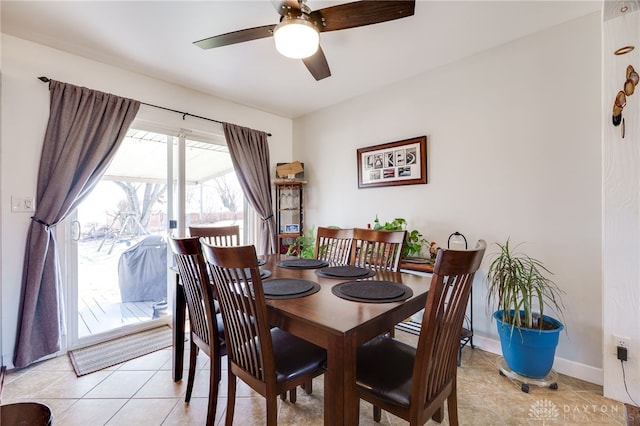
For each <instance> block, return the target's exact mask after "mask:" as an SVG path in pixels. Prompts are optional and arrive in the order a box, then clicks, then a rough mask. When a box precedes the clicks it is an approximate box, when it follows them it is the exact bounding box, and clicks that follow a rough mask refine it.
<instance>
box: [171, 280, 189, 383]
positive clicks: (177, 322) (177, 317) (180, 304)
mask: <svg viewBox="0 0 640 426" xmlns="http://www.w3.org/2000/svg"><path fill="white" fill-rule="evenodd" d="M185 314H186V300H185V298H184V290H183V288H182V286H181V285H180V276H179V275H178V274H176V282H175V286H174V289H173V347H172V360H173V381H174V382H179V381H180V380H182V370H183V366H184V322H185Z"/></svg>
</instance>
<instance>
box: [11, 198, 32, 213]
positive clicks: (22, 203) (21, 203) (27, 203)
mask: <svg viewBox="0 0 640 426" xmlns="http://www.w3.org/2000/svg"><path fill="white" fill-rule="evenodd" d="M11 211H12V212H13V213H35V211H36V200H35V198H34V197H16V196H14V195H12V196H11Z"/></svg>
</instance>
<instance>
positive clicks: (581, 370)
mask: <svg viewBox="0 0 640 426" xmlns="http://www.w3.org/2000/svg"><path fill="white" fill-rule="evenodd" d="M473 346H475V347H477V348H479V349H482V350H483V351H487V352H491V353H493V354H497V355H501V354H502V348H501V347H500V341H499V340H496V339H489V338H486V337H482V336H477V335H476V336H473ZM553 369H554V370H555V371H557V372H558V373H561V374H565V375H567V376H570V377H575V378H576V379H580V380H584V381H585V382H589V383H594V384H596V385H600V386H602V385H603V384H604V371H603V369H602V368H596V367H592V366H590V365H585V364H581V363H579V362H575V361H571V360H568V359H564V358H560V357H556V358H555V360H554V361H553Z"/></svg>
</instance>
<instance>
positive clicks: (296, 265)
mask: <svg viewBox="0 0 640 426" xmlns="http://www.w3.org/2000/svg"><path fill="white" fill-rule="evenodd" d="M278 266H279V267H281V268H291V269H316V268H323V267H325V266H329V262H326V261H324V260H320V259H287V260H281V261H280V262H278Z"/></svg>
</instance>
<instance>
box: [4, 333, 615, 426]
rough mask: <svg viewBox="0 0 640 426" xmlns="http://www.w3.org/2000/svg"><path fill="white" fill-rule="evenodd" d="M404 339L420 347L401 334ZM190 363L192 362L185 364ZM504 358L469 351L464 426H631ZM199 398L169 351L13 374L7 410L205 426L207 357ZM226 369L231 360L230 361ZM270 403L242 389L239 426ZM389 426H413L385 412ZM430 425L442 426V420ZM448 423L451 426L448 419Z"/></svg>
mask: <svg viewBox="0 0 640 426" xmlns="http://www.w3.org/2000/svg"><path fill="white" fill-rule="evenodd" d="M396 336H397V337H399V338H401V339H402V340H405V341H412V339H413V338H414V336H411V335H408V334H406V333H403V332H401V331H398V332H397V333H396ZM185 359H188V356H187V357H186V358H185ZM496 361H497V356H496V355H494V354H490V353H487V352H484V351H481V350H479V349H470V348H465V349H464V350H463V358H462V366H461V367H460V368H459V369H458V413H459V418H460V424H462V425H474V426H476V425H554V424H556V425H585V424H592V425H624V424H625V410H624V405H623V404H621V403H619V402H617V401H613V400H610V399H607V398H604V397H602V387H600V386H597V385H593V384H590V383H587V382H584V381H581V380H577V379H574V378H571V377H567V376H563V375H560V377H559V380H558V387H559V388H558V390H551V389H548V388H539V387H535V386H532V387H531V389H530V392H529V393H524V392H522V391H521V389H520V384H518V383H512V382H511V381H510V380H509V379H507V378H506V377H503V376H501V375H500V374H498V368H497V367H496ZM198 363H199V371H198V372H197V375H196V379H195V384H194V391H193V397H192V399H191V402H190V403H189V404H186V403H185V402H184V393H185V389H186V371H185V380H184V381H182V382H179V383H174V382H173V381H172V379H171V350H170V349H165V350H161V351H158V352H154V353H152V354H149V355H147V356H144V357H141V358H138V359H134V360H132V361H129V362H125V363H122V364H119V365H116V366H114V367H112V368H109V369H106V370H102V371H99V372H96V373H92V374H89V375H86V376H83V377H79V378H78V377H76V375H75V373H74V371H73V367H72V366H71V363H70V362H69V359H68V357H67V356H61V357H58V358H55V359H51V360H48V361H44V362H40V363H37V364H35V365H33V366H31V367H28V368H26V369H22V370H14V371H10V372H9V373H8V374H7V377H6V380H5V387H4V393H3V400H2V403H3V404H7V403H11V402H19V401H39V402H43V403H45V404H47V405H49V406H50V407H51V409H52V411H53V413H54V417H55V419H54V425H56V426H72V425H77V426H94V425H95V426H97V425H122V426H124V425H136V426H139V425H144V426H154V425H204V420H205V417H206V409H207V408H206V407H207V392H208V371H207V369H208V368H209V360H208V358H207V357H206V355H201V356H200V358H199V360H198ZM223 365H224V360H223ZM313 386H314V388H313V394H312V395H306V394H305V393H304V392H303V391H300V390H299V391H298V400H297V403H296V404H295V405H294V404H291V403H290V402H288V401H286V402H283V401H281V400H280V399H278V404H279V405H278V407H279V409H278V424H279V425H305V426H314V425H322V424H323V420H322V402H323V393H324V389H323V381H322V376H320V377H318V378H316V379H315V380H314V383H313ZM226 396H227V390H226V374H225V373H224V372H223V381H222V383H221V386H220V397H219V399H218V410H217V416H216V417H217V419H216V424H218V425H223V424H224V415H225V405H226ZM264 411H265V405H264V400H263V398H262V397H261V396H259V395H258V394H256V393H254V392H253V391H251V390H250V389H249V388H248V387H246V386H245V385H243V384H242V383H241V382H240V383H239V385H238V395H237V398H236V409H235V418H234V424H237V425H243V426H244V425H263V424H264ZM360 424H361V425H374V424H376V423H375V422H374V421H373V418H372V407H371V405H369V404H368V403H364V402H363V403H362V404H361V408H360ZM380 424H381V425H405V424H406V423H405V422H404V421H402V420H400V419H398V418H397V417H394V416H392V415H390V414H388V413H384V412H383V417H382V422H381V423H380ZM427 424H430V425H435V424H437V423H435V422H434V421H429V422H428V423H427ZM443 424H448V422H447V418H446V416H445V421H444V422H443Z"/></svg>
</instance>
